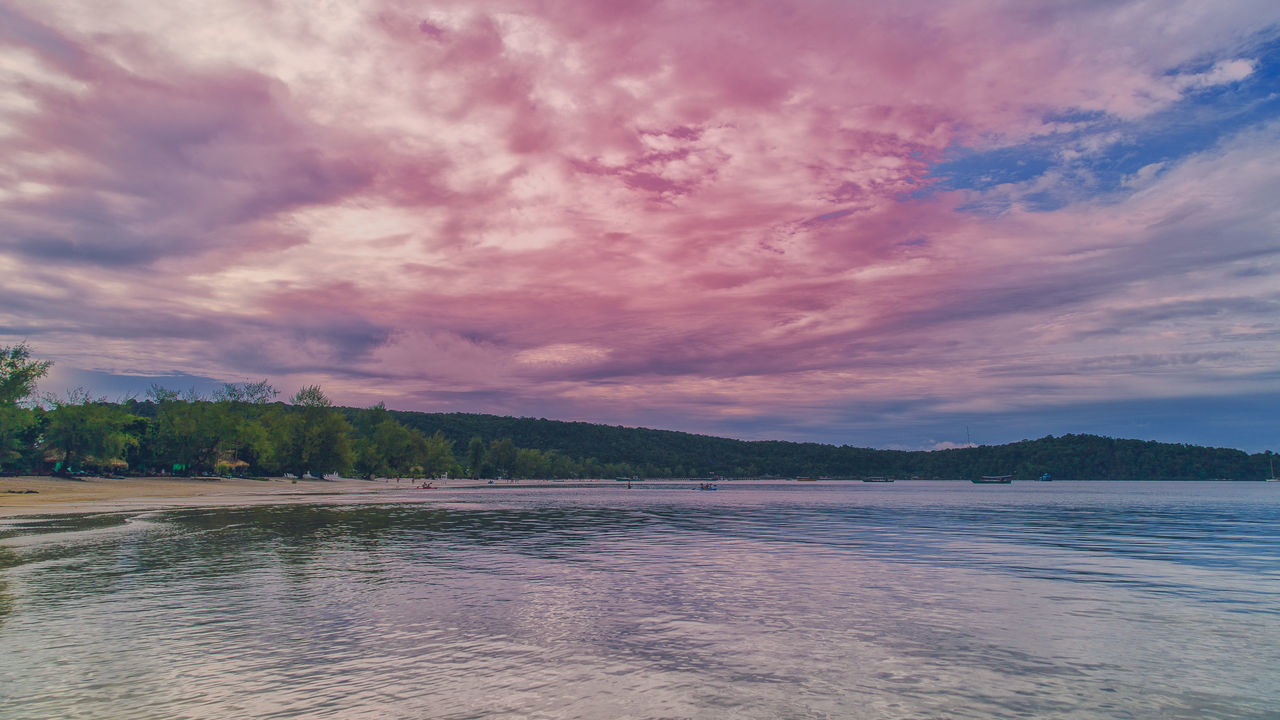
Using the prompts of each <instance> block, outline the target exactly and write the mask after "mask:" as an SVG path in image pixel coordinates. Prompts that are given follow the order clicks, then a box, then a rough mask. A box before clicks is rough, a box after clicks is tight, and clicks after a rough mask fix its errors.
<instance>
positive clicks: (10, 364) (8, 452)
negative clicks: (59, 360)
mask: <svg viewBox="0 0 1280 720" xmlns="http://www.w3.org/2000/svg"><path fill="white" fill-rule="evenodd" d="M52 365H53V362H52V361H49V360H32V359H31V349H30V348H29V347H27V344H26V343H19V344H17V345H13V346H8V345H6V346H3V347H0V468H4V469H6V470H15V469H21V470H30V469H32V468H33V467H34V466H35V465H36V464H38V462H39V456H38V446H39V442H38V439H39V430H40V428H39V423H38V421H39V419H40V418H39V413H38V412H37V411H36V410H34V409H32V408H29V407H23V404H24V403H25V402H26V401H27V400H28V399H29V398H30V397H31V395H32V394H33V393H34V392H35V389H36V382H37V381H38V380H40V378H42V377H44V376H45V374H46V373H48V372H49V367H50V366H52Z"/></svg>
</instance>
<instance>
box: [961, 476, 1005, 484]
mask: <svg viewBox="0 0 1280 720" xmlns="http://www.w3.org/2000/svg"><path fill="white" fill-rule="evenodd" d="M970 482H972V483H974V484H975V485H1008V484H1010V483H1012V482H1013V476H1012V475H983V476H982V477H981V478H979V479H977V480H971V481H970Z"/></svg>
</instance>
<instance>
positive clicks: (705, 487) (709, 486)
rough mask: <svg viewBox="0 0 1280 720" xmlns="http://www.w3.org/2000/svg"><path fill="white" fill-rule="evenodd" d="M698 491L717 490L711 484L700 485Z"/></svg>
mask: <svg viewBox="0 0 1280 720" xmlns="http://www.w3.org/2000/svg"><path fill="white" fill-rule="evenodd" d="M698 489H699V490H719V488H717V487H716V486H715V485H713V484H711V483H702V484H701V485H699V486H698Z"/></svg>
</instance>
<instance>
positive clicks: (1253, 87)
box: [921, 34, 1280, 214]
mask: <svg viewBox="0 0 1280 720" xmlns="http://www.w3.org/2000/svg"><path fill="white" fill-rule="evenodd" d="M1234 59H1245V60H1250V61H1252V62H1253V63H1254V68H1253V72H1252V73H1251V74H1249V75H1248V76H1247V77H1245V78H1243V79H1242V80H1239V81H1235V82H1225V83H1220V84H1215V85H1209V86H1206V87H1201V88H1195V87H1189V88H1188V89H1187V90H1186V91H1185V92H1184V94H1183V96H1182V97H1181V98H1180V99H1179V100H1178V101H1177V102H1175V103H1173V104H1172V105H1170V106H1169V107H1168V108H1166V109H1164V110H1162V111H1160V112H1157V113H1153V114H1152V115H1149V116H1147V117H1145V118H1142V119H1141V120H1137V121H1132V122H1128V121H1124V120H1121V119H1119V118H1116V117H1113V116H1109V115H1106V114H1104V113H1099V112H1094V111H1078V110H1069V111H1065V112H1060V113H1056V114H1054V115H1051V116H1048V117H1047V118H1046V119H1047V120H1049V121H1052V122H1058V123H1063V124H1074V125H1076V126H1077V128H1076V129H1075V130H1073V131H1070V132H1064V133H1059V134H1055V135H1051V136H1045V137H1040V138H1035V139H1033V140H1031V141H1029V142H1026V143H1023V144H1020V145H1015V146H1006V147H998V148H993V149H975V148H968V147H955V148H953V149H952V150H950V151H949V152H948V153H947V154H946V157H945V159H943V160H942V161H941V162H939V163H937V164H936V165H935V166H934V167H933V169H932V171H931V173H930V176H931V179H932V180H934V182H933V183H932V184H930V185H929V186H928V188H927V189H925V190H923V191H922V192H921V194H929V193H931V192H937V191H947V190H976V191H978V192H981V193H984V194H990V195H992V196H994V197H985V198H984V199H981V200H975V201H974V202H972V203H970V204H969V205H967V206H965V207H964V208H962V209H964V210H966V211H968V212H974V213H976V214H993V213H994V214H998V213H999V212H1002V211H1003V210H1005V209H1008V208H1009V207H1011V206H1012V205H1013V204H1015V203H1017V204H1020V205H1021V206H1022V207H1024V208H1025V209H1027V210H1031V211H1036V212H1048V211H1052V210H1057V209H1059V208H1061V207H1064V206H1065V205H1068V204H1070V203H1072V202H1077V201H1080V200H1087V199H1093V198H1097V197H1105V196H1107V195H1111V194H1115V193H1124V192H1125V190H1126V188H1127V183H1128V182H1129V181H1130V179H1131V178H1132V177H1133V176H1134V175H1135V174H1137V173H1138V171H1140V170H1142V169H1143V168H1145V167H1148V166H1154V165H1157V164H1163V165H1164V167H1163V168H1157V171H1159V170H1164V169H1167V168H1168V167H1169V166H1171V165H1174V164H1176V163H1178V162H1179V161H1181V160H1183V159H1184V158H1187V157H1190V156H1192V155H1195V154H1197V153H1200V152H1203V151H1205V150H1207V149H1209V148H1211V147H1213V146H1214V145H1215V144H1217V143H1219V142H1220V141H1222V140H1223V139H1225V138H1228V137H1231V136H1233V135H1235V134H1237V133H1240V132H1241V131H1244V130H1247V129H1249V128H1251V127H1256V126H1258V125H1261V124H1263V123H1266V122H1269V121H1273V120H1276V119H1277V118H1280V39H1276V38H1274V34H1273V37H1271V38H1270V39H1268V40H1266V41H1265V42H1258V43H1257V44H1255V45H1254V46H1252V47H1250V48H1247V49H1244V50H1241V51H1239V52H1238V53H1235V54H1233V55H1231V56H1226V57H1218V58H1213V59H1207V60H1204V61H1198V62H1196V63H1194V64H1191V65H1188V66H1185V67H1182V68H1178V69H1176V70H1174V71H1171V72H1170V73H1169V75H1170V76H1172V77H1177V76H1191V75H1194V74H1200V73H1208V72H1211V71H1212V70H1213V68H1214V67H1215V66H1216V64H1217V63H1218V62H1221V61H1224V60H1234ZM1036 181H1039V182H1036ZM1002 186H1004V187H1002ZM1019 186H1021V187H1019Z"/></svg>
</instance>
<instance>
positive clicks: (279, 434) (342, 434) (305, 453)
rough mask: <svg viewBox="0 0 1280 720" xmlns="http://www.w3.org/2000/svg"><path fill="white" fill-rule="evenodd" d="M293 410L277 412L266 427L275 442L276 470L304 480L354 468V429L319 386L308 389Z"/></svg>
mask: <svg viewBox="0 0 1280 720" xmlns="http://www.w3.org/2000/svg"><path fill="white" fill-rule="evenodd" d="M291 400H292V402H293V407H291V408H275V409H274V411H273V412H271V413H269V414H268V415H267V419H266V420H267V421H266V426H267V429H268V431H269V432H270V434H271V435H272V437H274V438H275V447H274V453H273V454H274V459H275V462H274V464H275V465H276V467H278V468H280V469H282V470H285V471H288V472H292V473H294V474H295V475H297V476H299V477H301V476H302V475H303V474H305V473H308V472H310V473H311V474H312V475H314V476H316V477H320V476H322V475H325V474H327V473H332V472H340V471H343V470H346V469H348V468H349V467H351V464H352V460H353V459H354V455H353V453H352V451H351V442H350V439H349V436H350V434H351V432H352V427H351V425H350V424H349V423H348V422H347V420H346V418H344V417H343V415H342V413H341V412H339V411H338V410H336V409H334V408H333V407H332V406H333V403H332V402H330V400H329V398H328V396H326V395H325V394H324V392H323V391H321V389H320V387H319V386H317V385H308V386H306V387H304V388H302V389H301V390H299V391H298V392H297V393H296V394H294V396H293V398H292V399H291Z"/></svg>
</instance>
